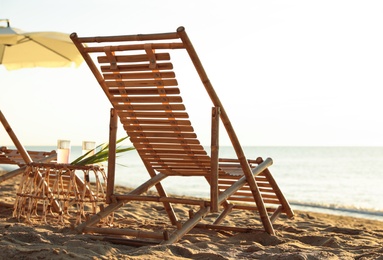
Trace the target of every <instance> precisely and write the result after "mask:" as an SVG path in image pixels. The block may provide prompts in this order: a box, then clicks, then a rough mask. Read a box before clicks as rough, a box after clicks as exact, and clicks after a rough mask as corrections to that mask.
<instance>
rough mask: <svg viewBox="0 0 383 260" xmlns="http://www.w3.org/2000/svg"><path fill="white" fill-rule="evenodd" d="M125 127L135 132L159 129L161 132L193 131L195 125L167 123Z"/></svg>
mask: <svg viewBox="0 0 383 260" xmlns="http://www.w3.org/2000/svg"><path fill="white" fill-rule="evenodd" d="M124 129H125V130H126V131H134V132H152V131H158V133H161V132H174V131H177V132H182V133H184V132H193V127H192V126H188V125H180V126H177V125H176V126H173V125H170V126H167V125H141V126H125V127H124Z"/></svg>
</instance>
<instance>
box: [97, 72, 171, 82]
mask: <svg viewBox="0 0 383 260" xmlns="http://www.w3.org/2000/svg"><path fill="white" fill-rule="evenodd" d="M103 77H104V79H105V80H106V81H107V80H115V79H120V80H121V79H155V78H161V79H167V78H175V77H176V74H175V73H174V72H173V71H156V72H153V71H150V72H121V73H118V74H116V73H104V74H103Z"/></svg>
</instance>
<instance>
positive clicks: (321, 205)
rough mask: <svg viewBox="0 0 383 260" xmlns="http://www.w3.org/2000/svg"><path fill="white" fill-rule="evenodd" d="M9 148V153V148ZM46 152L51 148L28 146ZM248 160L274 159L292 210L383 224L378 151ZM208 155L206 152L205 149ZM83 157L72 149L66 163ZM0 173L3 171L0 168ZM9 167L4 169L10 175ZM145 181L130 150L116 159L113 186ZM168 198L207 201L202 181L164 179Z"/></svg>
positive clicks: (382, 167)
mask: <svg viewBox="0 0 383 260" xmlns="http://www.w3.org/2000/svg"><path fill="white" fill-rule="evenodd" d="M9 148H12V147H11V146H9ZM26 148H27V149H29V150H36V151H42V150H43V151H44V150H45V151H51V150H55V149H56V147H54V146H27V147H26ZM243 149H244V152H245V155H246V157H247V158H248V159H255V158H257V157H259V156H260V157H263V158H267V157H270V158H272V159H273V165H272V166H271V167H270V168H269V169H270V171H271V173H272V174H273V176H274V178H275V180H276V181H277V183H278V185H279V186H280V189H281V190H282V192H283V193H284V195H285V197H286V198H287V200H288V201H289V203H290V205H291V207H292V208H293V210H305V211H312V212H320V213H328V214H336V215H345V216H353V217H360V218H366V219H375V220H380V221H383V147H294V146H292V147H250V146H249V147H243ZM206 150H207V151H208V152H209V147H206ZM81 154H82V151H81V146H72V147H71V154H70V158H71V160H74V159H76V158H77V157H78V156H80V155H81ZM219 154H220V157H221V158H235V152H234V150H233V149H232V148H231V147H226V146H223V147H220V149H219ZM0 167H2V168H4V166H0ZM9 169H10V168H9V167H8V168H6V170H9ZM148 179H149V174H148V173H147V172H146V169H145V167H144V166H143V163H142V161H141V159H140V157H139V156H138V154H137V152H136V151H135V150H132V151H129V152H126V153H123V154H119V157H118V158H117V166H116V176H115V181H116V185H122V186H127V187H137V186H138V185H140V184H141V183H143V182H144V181H146V180H148ZM163 186H164V188H165V190H166V191H167V193H171V194H177V195H187V196H198V197H209V186H208V185H207V183H206V180H205V179H203V178H201V177H169V178H167V179H165V180H164V182H163Z"/></svg>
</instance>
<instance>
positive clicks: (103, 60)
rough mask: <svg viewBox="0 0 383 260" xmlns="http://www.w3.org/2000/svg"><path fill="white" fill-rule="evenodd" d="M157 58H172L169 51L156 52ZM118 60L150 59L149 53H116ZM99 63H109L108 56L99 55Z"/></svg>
mask: <svg viewBox="0 0 383 260" xmlns="http://www.w3.org/2000/svg"><path fill="white" fill-rule="evenodd" d="M154 55H155V57H156V60H170V54H169V53H155V54H154ZM114 57H115V59H116V61H117V62H143V61H149V59H148V55H146V54H137V55H116V56H114ZM97 60H98V62H99V63H109V62H110V61H109V59H108V57H107V56H99V57H98V58H97Z"/></svg>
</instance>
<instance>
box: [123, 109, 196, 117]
mask: <svg viewBox="0 0 383 260" xmlns="http://www.w3.org/2000/svg"><path fill="white" fill-rule="evenodd" d="M118 113H119V116H120V118H130V117H134V118H170V119H172V118H189V115H188V114H187V113H186V112H178V111H177V112H161V111H145V112H141V111H140V112H127V111H123V110H120V111H118Z"/></svg>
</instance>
